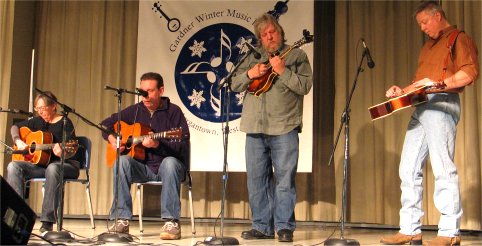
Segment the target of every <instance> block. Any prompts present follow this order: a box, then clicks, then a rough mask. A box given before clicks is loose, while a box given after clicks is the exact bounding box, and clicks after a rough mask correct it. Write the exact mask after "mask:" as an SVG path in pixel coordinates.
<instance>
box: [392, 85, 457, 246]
mask: <svg viewBox="0 0 482 246" xmlns="http://www.w3.org/2000/svg"><path fill="white" fill-rule="evenodd" d="M428 98H429V101H428V102H427V103H424V104H421V105H419V106H417V109H416V110H415V112H414V113H413V115H412V118H411V120H410V122H409V124H408V130H407V133H406V135H405V142H404V144H403V150H402V155H401V162H400V169H399V174H400V179H401V181H402V182H401V190H402V196H401V202H402V208H401V209H400V232H401V233H403V234H406V235H414V234H418V233H420V232H421V226H422V225H421V222H420V219H421V218H422V216H423V215H424V212H423V210H422V195H423V194H422V193H423V186H422V184H423V167H424V165H425V160H426V158H427V156H428V155H430V161H431V164H432V170H433V174H434V176H435V190H434V197H433V200H434V203H435V207H436V208H437V209H438V210H439V211H440V213H441V217H440V221H439V225H438V227H439V231H438V235H439V236H446V237H453V236H456V235H459V233H460V231H459V229H460V218H461V216H462V206H461V204H460V203H461V201H460V191H459V177H458V174H457V168H456V166H455V164H454V153H455V135H456V131H457V128H456V127H457V123H458V121H459V116H460V99H459V95H458V94H452V93H438V94H429V95H428Z"/></svg>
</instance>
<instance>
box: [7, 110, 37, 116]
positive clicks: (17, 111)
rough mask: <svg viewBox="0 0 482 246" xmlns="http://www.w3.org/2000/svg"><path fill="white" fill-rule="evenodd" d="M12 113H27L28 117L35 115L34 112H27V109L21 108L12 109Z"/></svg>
mask: <svg viewBox="0 0 482 246" xmlns="http://www.w3.org/2000/svg"><path fill="white" fill-rule="evenodd" d="M12 113H14V114H23V115H26V116H28V117H33V113H32V112H27V111H23V110H21V109H12Z"/></svg>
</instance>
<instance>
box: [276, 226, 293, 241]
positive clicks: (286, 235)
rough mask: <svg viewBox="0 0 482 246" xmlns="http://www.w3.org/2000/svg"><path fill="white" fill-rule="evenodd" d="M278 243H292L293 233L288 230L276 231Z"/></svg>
mask: <svg viewBox="0 0 482 246" xmlns="http://www.w3.org/2000/svg"><path fill="white" fill-rule="evenodd" d="M278 241H279V242H293V231H291V230H288V229H281V230H279V231H278Z"/></svg>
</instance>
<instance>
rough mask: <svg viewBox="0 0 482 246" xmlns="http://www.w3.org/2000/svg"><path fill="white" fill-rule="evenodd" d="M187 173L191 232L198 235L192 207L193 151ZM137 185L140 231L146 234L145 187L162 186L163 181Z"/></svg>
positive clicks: (186, 181) (186, 184) (185, 183)
mask: <svg viewBox="0 0 482 246" xmlns="http://www.w3.org/2000/svg"><path fill="white" fill-rule="evenodd" d="M187 162H188V163H187V171H186V177H185V179H184V181H183V182H182V184H184V185H185V186H186V187H187V189H188V194H189V209H190V213H191V232H192V234H193V235H195V234H196V228H195V226H194V211H193V205H192V177H191V172H190V171H189V170H190V162H191V150H190V149H189V158H188V160H187ZM134 184H136V199H137V203H138V205H139V230H140V232H141V233H143V232H144V228H143V227H142V195H143V193H144V192H143V191H144V189H143V186H144V185H162V181H147V182H143V183H134Z"/></svg>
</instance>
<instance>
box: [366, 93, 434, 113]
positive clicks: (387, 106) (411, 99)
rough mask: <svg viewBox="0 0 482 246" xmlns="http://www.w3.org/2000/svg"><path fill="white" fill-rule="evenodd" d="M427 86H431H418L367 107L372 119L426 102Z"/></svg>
mask: <svg viewBox="0 0 482 246" xmlns="http://www.w3.org/2000/svg"><path fill="white" fill-rule="evenodd" d="M429 88H431V87H430V86H424V87H420V88H419V89H416V90H414V91H411V92H409V93H406V94H403V95H401V96H398V97H395V98H392V99H390V100H388V101H386V102H383V103H380V104H377V105H375V106H372V107H370V108H368V111H369V112H370V116H371V118H372V120H378V119H381V118H383V117H386V116H389V115H390V114H392V113H394V112H396V111H399V110H402V109H404V108H409V107H412V106H416V105H418V104H421V103H424V102H426V101H427V100H428V98H427V92H426V90H427V89H429Z"/></svg>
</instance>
